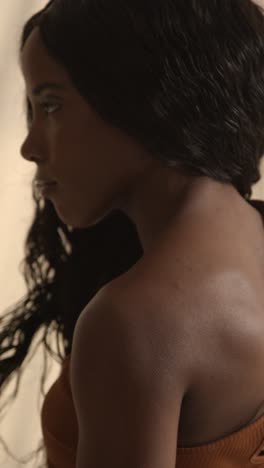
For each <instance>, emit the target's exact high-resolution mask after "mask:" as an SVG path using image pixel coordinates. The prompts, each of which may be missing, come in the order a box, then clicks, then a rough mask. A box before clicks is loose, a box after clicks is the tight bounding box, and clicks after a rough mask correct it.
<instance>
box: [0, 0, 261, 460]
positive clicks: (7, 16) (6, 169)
mask: <svg viewBox="0 0 264 468" xmlns="http://www.w3.org/2000/svg"><path fill="white" fill-rule="evenodd" d="M258 1H259V3H261V0H258ZM46 3H47V2H46V1H43V0H8V1H3V2H1V17H0V22H1V24H0V83H1V86H0V109H1V113H0V158H1V171H0V213H1V219H2V222H1V228H0V240H1V242H0V291H1V294H0V316H1V314H2V313H3V312H4V311H5V310H6V308H7V307H9V306H10V305H12V304H13V303H15V302H16V301H18V300H19V299H20V298H21V297H22V296H23V295H24V294H25V292H26V288H25V284H24V280H23V278H22V275H21V273H20V272H19V264H20V262H21V261H22V259H23V257H24V251H23V247H24V241H25V236H26V233H27V230H28V227H29V225H30V223H31V221H32V216H33V202H32V200H31V188H30V182H31V180H32V177H33V173H34V170H35V165H31V164H29V163H27V162H26V161H24V160H23V159H22V157H21V156H20V147H21V144H22V142H23V139H24V137H25V135H26V127H25V117H24V112H23V96H24V83H23V80H22V76H21V73H20V70H19V66H18V49H19V35H20V32H21V28H22V25H23V23H24V21H25V20H26V19H27V18H28V17H29V16H30V15H31V14H32V13H34V12H35V11H38V10H39V8H41V7H42V6H43V5H45V4H46ZM262 3H264V2H262ZM31 166H32V167H31ZM262 172H263V171H262ZM254 198H261V199H264V181H263V180H261V181H260V182H259V183H258V184H257V185H255V187H254ZM34 343H35V342H34ZM31 355H32V360H31V362H30V364H29V365H28V366H27V367H26V369H25V372H24V374H23V376H22V379H21V387H20V392H19V395H18V398H17V399H16V401H15V403H12V404H11V405H10V406H9V407H8V408H7V412H6V415H5V418H4V419H3V421H0V436H1V437H2V438H4V440H5V441H6V443H7V444H8V447H9V449H10V450H11V452H12V453H13V454H14V455H15V456H16V457H18V458H21V457H22V458H23V457H24V456H25V455H26V454H27V453H28V452H31V451H32V450H34V449H35V448H36V446H37V444H38V442H39V440H40V438H41V430H40V415H39V411H40V406H41V404H42V399H40V400H39V398H38V397H39V393H40V378H41V374H42V366H43V353H42V352H41V351H39V352H37V353H34V345H33V348H32V352H31ZM58 373H59V366H58V364H57V363H56V362H54V364H53V365H52V367H51V368H50V375H49V378H48V379H47V383H46V386H45V389H46V390H47V389H48V388H49V387H50V385H51V384H52V382H53V381H54V380H55V379H56V378H57V376H58ZM14 385H15V381H14V384H12V385H11V386H10V388H9V390H8V394H7V395H1V399H0V405H1V406H2V404H3V403H4V401H6V399H7V398H8V395H9V393H11V391H13V390H14ZM23 466H25V467H26V468H33V467H34V464H32V463H28V464H21V463H18V462H15V461H13V460H12V458H11V457H10V456H7V455H6V454H5V450H4V448H3V446H2V445H1V443H0V467H3V468H21V467H23Z"/></svg>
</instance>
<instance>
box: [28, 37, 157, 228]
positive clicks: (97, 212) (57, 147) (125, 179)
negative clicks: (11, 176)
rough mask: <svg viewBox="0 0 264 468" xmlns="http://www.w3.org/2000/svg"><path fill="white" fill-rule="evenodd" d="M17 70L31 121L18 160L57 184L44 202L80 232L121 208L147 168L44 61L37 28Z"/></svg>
mask: <svg viewBox="0 0 264 468" xmlns="http://www.w3.org/2000/svg"><path fill="white" fill-rule="evenodd" d="M21 68H22V73H23V77H24V80H25V86H26V94H27V100H28V106H29V113H30V114H31V117H32V118H30V123H29V129H28V130H29V131H28V135H27V137H26V139H25V141H24V143H23V145H22V147H21V154H22V156H23V157H24V158H25V159H27V160H29V161H32V162H35V163H36V164H37V174H36V177H37V178H48V179H52V180H56V181H57V185H56V187H55V189H54V191H53V192H52V194H51V195H49V198H50V199H51V200H52V202H53V204H54V208H55V209H56V211H57V213H58V216H59V217H60V218H61V220H62V221H63V222H64V223H65V224H68V225H71V226H73V227H80V228H82V227H89V226H90V225H91V224H95V223H97V222H99V221H100V220H101V219H102V218H103V217H104V216H105V215H106V214H108V213H109V212H110V211H111V210H112V209H120V208H122V207H124V206H125V204H126V203H127V202H128V200H129V197H130V196H131V195H132V192H133V190H134V187H135V184H137V182H138V180H139V178H140V176H141V175H142V174H143V173H144V170H145V168H146V165H147V164H148V162H146V159H144V158H142V156H143V149H142V148H141V147H140V146H139V145H138V144H137V143H136V142H135V141H133V140H132V139H131V138H130V137H129V136H127V135H126V134H125V133H123V132H121V131H120V130H119V129H117V128H115V127H113V126H111V125H110V124H108V123H106V122H105V121H103V120H102V119H101V118H100V117H99V116H98V115H97V114H96V113H95V111H93V110H92V108H91V107H90V106H89V103H88V102H87V101H86V100H85V99H84V98H83V97H82V96H81V95H80V94H79V93H78V91H77V89H76V88H75V87H74V86H73V84H72V82H71V80H70V78H69V76H68V74H67V72H66V70H65V69H64V68H63V67H62V66H61V65H59V64H58V63H57V62H56V61H54V60H53V59H52V58H51V57H50V56H49V55H48V51H47V49H46V48H45V46H44V43H43V42H42V39H41V36H40V33H39V29H38V28H35V29H34V30H33V32H32V33H31V35H30V37H29V38H28V40H27V42H26V44H25V46H24V49H23V51H22V54H21ZM45 83H52V84H53V86H49V87H44V86H43V84H45ZM55 84H56V86H57V87H54V85H55ZM40 86H41V88H42V89H41V91H40V89H39V90H37V88H39V87H40Z"/></svg>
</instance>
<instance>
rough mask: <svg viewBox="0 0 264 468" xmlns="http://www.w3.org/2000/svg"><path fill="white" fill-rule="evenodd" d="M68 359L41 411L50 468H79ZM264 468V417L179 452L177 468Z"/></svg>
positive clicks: (76, 426) (179, 449)
mask: <svg viewBox="0 0 264 468" xmlns="http://www.w3.org/2000/svg"><path fill="white" fill-rule="evenodd" d="M69 360H70V356H67V358H66V359H65V362H64V364H63V367H62V372H61V374H60V376H59V378H58V379H57V380H56V381H55V382H54V384H53V385H52V386H51V388H50V389H49V391H48V393H47V395H46V397H45V400H44V403H43V406H42V410H41V425H42V432H43V438H44V442H45V446H46V452H47V458H48V468H75V463H76V451H77V444H78V424H77V418H76V414H75V412H74V405H73V401H72V395H71V389H70V384H69V376H68V371H69ZM254 466H256V467H257V466H258V467H262V468H264V415H263V416H261V417H260V418H258V419H257V420H256V421H254V422H253V423H251V424H249V425H247V426H244V427H243V428H242V429H240V430H239V431H236V432H234V433H232V434H230V435H229V436H226V437H223V438H222V439H218V440H217V441H215V442H211V443H209V444H204V445H199V446H196V447H181V446H178V449H177V462H176V467H177V468H253V467H254Z"/></svg>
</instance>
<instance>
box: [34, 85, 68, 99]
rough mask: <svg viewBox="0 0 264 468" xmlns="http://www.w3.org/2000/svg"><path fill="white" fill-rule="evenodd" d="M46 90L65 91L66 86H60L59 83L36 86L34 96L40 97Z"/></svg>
mask: <svg viewBox="0 0 264 468" xmlns="http://www.w3.org/2000/svg"><path fill="white" fill-rule="evenodd" d="M46 89H58V90H64V89H65V86H63V85H61V84H58V83H41V84H40V85H38V86H36V88H34V89H33V94H34V96H39V95H40V94H41V93H42V92H43V91H45V90H46Z"/></svg>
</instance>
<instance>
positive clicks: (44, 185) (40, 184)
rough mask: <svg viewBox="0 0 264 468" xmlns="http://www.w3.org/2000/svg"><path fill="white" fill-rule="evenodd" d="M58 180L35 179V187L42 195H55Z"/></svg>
mask: <svg viewBox="0 0 264 468" xmlns="http://www.w3.org/2000/svg"><path fill="white" fill-rule="evenodd" d="M57 185H58V184H57V182H52V181H51V182H44V181H40V180H38V181H34V187H35V189H36V190H37V192H38V193H39V195H40V196H42V197H47V196H50V195H53V194H54V193H55V191H56V189H57Z"/></svg>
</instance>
